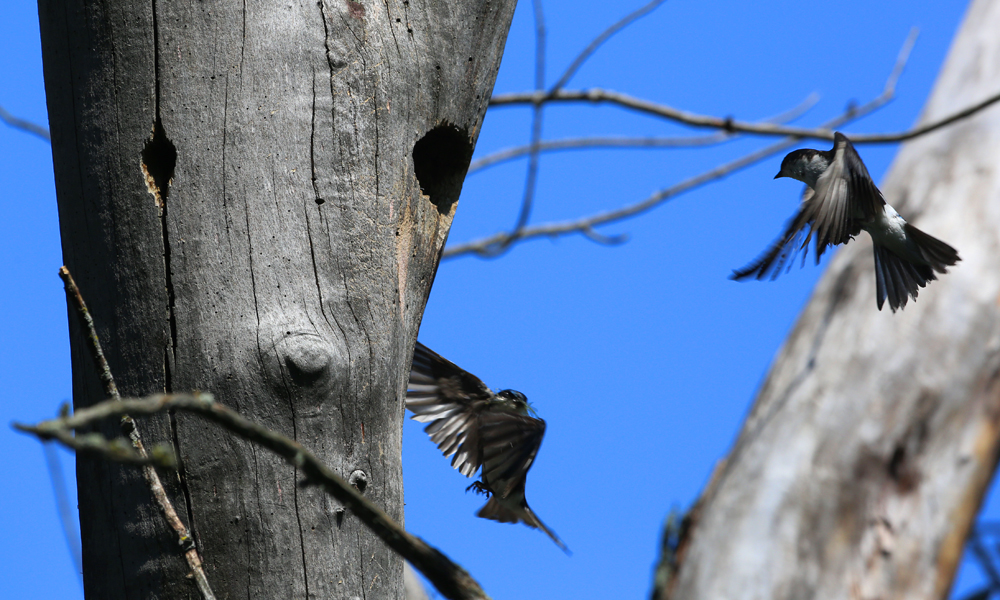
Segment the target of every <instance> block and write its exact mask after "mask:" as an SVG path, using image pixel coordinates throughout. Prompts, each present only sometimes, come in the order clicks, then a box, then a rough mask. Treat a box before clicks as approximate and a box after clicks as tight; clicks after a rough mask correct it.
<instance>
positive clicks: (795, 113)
mask: <svg viewBox="0 0 1000 600" xmlns="http://www.w3.org/2000/svg"><path fill="white" fill-rule="evenodd" d="M818 101H819V94H816V93H812V94H809V96H808V97H807V98H806V99H805V100H803V101H802V102H801V103H800V104H799V105H798V106H796V107H794V108H791V109H789V110H787V111H785V112H783V113H781V114H780V115H776V116H774V117H770V118H768V119H765V120H764V121H765V122H772V123H787V122H789V121H794V120H795V119H797V118H799V117H801V116H802V115H803V114H805V113H806V112H807V111H808V110H809V109H810V108H812V107H813V106H815V104H816V103H817V102H818ZM734 137H736V135H735V134H731V133H728V132H725V131H719V132H717V133H713V134H709V135H701V136H685V137H621V136H619V137H613V136H612V137H600V136H598V137H581V138H567V139H563V140H549V141H542V142H539V143H538V151H539V152H557V151H560V150H584V149H591V148H689V147H695V146H709V145H715V144H721V143H723V142H726V141H729V140H731V139H733V138H734ZM530 152H531V145H527V146H515V147H513V148H507V149H504V150H499V151H497V152H494V153H493V154H488V155H486V156H484V157H483V158H480V159H479V160H474V161H472V164H470V165H469V170H468V174H470V175H471V174H472V173H474V172H476V171H480V170H482V169H486V168H488V167H492V166H494V165H497V164H500V163H503V162H507V161H509V160H513V159H515V158H520V157H522V156H524V155H526V154H528V153H530Z"/></svg>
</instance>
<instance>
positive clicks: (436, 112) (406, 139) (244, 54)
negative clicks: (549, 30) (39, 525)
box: [39, 0, 514, 599]
mask: <svg viewBox="0 0 1000 600" xmlns="http://www.w3.org/2000/svg"><path fill="white" fill-rule="evenodd" d="M513 9H514V2H513V0H477V1H472V2H468V1H461V2H459V1H450V2H434V3H429V4H427V5H424V4H422V3H421V4H419V5H418V4H416V3H412V4H411V2H409V1H408V0H401V1H400V0H387V1H385V2H374V1H371V2H354V1H351V0H346V1H323V2H319V3H317V2H316V1H315V0H313V1H305V2H295V1H293V2H284V3H273V2H260V1H254V0H247V1H246V2H242V3H231V2H217V1H216V2H199V3H195V2H165V1H162V0H159V1H155V0H154V1H152V2H150V3H132V2H125V1H121V0H113V1H112V0H109V1H107V2H103V3H100V4H94V3H85V2H74V1H72V0H71V1H69V2H50V1H48V0H43V1H42V2H41V3H40V9H39V12H40V19H41V23H42V40H43V42H42V45H43V60H44V63H45V80H46V90H47V94H48V105H49V114H50V122H51V126H52V135H53V155H54V163H55V170H56V180H57V182H56V183H57V193H58V197H59V207H60V222H61V227H62V237H63V250H64V255H65V260H66V263H67V266H68V267H69V268H70V270H71V271H72V272H73V273H74V275H75V276H76V279H77V282H78V283H79V285H80V287H81V290H82V291H83V293H84V295H85V297H86V299H87V301H88V303H89V304H90V306H91V310H92V312H93V314H94V318H95V320H96V321H97V324H98V330H99V333H100V334H101V336H102V339H103V341H104V345H105V347H106V352H107V354H108V360H109V362H110V364H111V368H112V369H113V371H114V373H115V376H116V378H117V379H118V381H119V385H120V387H121V388H122V392H123V394H129V395H143V394H149V393H153V392H159V391H167V392H170V391H184V390H191V389H201V390H208V391H212V392H213V393H214V394H215V395H216V397H217V398H218V399H219V400H220V401H222V402H224V403H226V404H227V405H229V406H232V407H234V408H236V409H237V410H239V411H240V412H241V413H242V414H243V415H244V416H247V417H249V418H251V419H254V420H257V421H258V422H260V423H261V424H263V425H265V426H267V427H270V428H272V429H275V430H277V431H279V432H281V433H284V434H286V435H289V436H291V437H293V438H294V439H296V440H297V441H299V442H301V443H303V444H305V445H306V446H308V447H310V448H312V449H313V450H314V451H315V452H316V454H317V455H318V456H319V457H320V458H321V459H322V460H323V461H324V462H326V463H327V464H328V465H330V466H331V467H332V468H333V469H334V470H335V471H336V472H338V473H339V474H340V475H342V476H343V477H345V478H349V477H351V476H352V474H354V481H362V480H363V481H364V482H365V484H364V485H363V486H362V485H359V487H364V493H365V494H366V495H367V496H369V497H370V498H372V499H374V500H375V501H376V502H377V503H378V504H379V505H380V506H382V507H383V509H384V510H386V512H387V513H388V514H389V515H391V516H392V517H393V518H395V519H397V520H399V521H402V517H403V512H402V494H403V490H402V477H401V476H402V473H401V466H400V450H401V424H402V417H403V410H404V406H403V398H404V394H405V383H406V375H407V373H406V371H407V367H408V365H409V359H410V355H411V352H412V348H413V343H414V340H415V338H416V334H417V329H418V327H419V323H420V317H421V315H422V313H423V308H424V304H425V302H426V299H427V296H428V294H429V292H430V286H431V283H432V281H433V279H434V273H435V270H436V268H437V263H438V259H439V256H440V252H441V249H442V247H443V244H444V241H445V238H446V237H447V233H448V229H449V227H450V225H451V220H452V217H453V216H454V212H455V203H456V201H457V199H458V195H459V192H460V191H461V183H462V180H463V178H464V174H465V170H466V168H467V167H468V162H469V159H470V158H471V154H472V148H473V146H474V144H475V140H476V138H477V136H478V133H479V128H480V126H481V124H482V119H483V116H484V114H485V111H486V106H487V102H488V99H489V97H490V95H491V92H492V87H493V82H494V79H495V76H496V72H497V69H498V67H499V63H500V58H501V55H502V52H503V45H504V40H505V38H506V33H507V29H508V27H509V25H510V19H511V17H512V14H513ZM154 130H155V131H154ZM429 132H433V133H432V134H431V135H428V133H429ZM154 133H155V135H154ZM150 140H153V141H152V142H151V141H150ZM421 140H424V141H423V142H422V144H421V146H420V147H421V151H419V152H417V153H416V154H415V153H414V148H415V146H417V144H418V142H420V141H421ZM144 150H145V151H144ZM168 182H169V183H168ZM425 192H426V193H425ZM71 322H72V321H71ZM71 337H72V348H73V364H74V402H75V404H76V405H77V406H85V405H89V404H92V403H93V402H95V401H96V400H98V399H99V398H100V387H99V382H98V380H97V377H96V375H95V374H93V373H92V372H91V371H92V369H91V367H90V362H89V360H90V359H89V357H88V356H87V355H86V348H85V345H84V344H83V340H82V338H81V336H80V334H79V332H78V331H76V330H72V331H71ZM140 425H141V427H143V436H144V439H145V440H147V443H150V444H151V443H155V442H156V441H162V440H173V442H174V443H175V444H176V445H177V448H178V450H179V454H180V457H181V459H182V462H183V468H182V470H181V472H180V473H179V475H178V476H171V477H167V478H166V480H167V483H168V485H170V486H171V489H170V490H169V491H170V492H171V495H172V497H173V498H174V501H175V503H176V504H177V508H178V511H179V512H180V513H181V515H182V517H183V518H184V519H185V521H187V523H188V525H189V526H190V527H191V529H192V531H193V532H194V535H195V538H196V541H197V543H198V547H199V550H200V551H201V553H202V558H203V560H204V563H205V566H206V571H207V574H208V577H209V580H210V581H211V583H212V586H213V589H214V591H215V593H216V595H217V596H218V597H220V598H226V597H241V598H243V597H251V598H271V597H290V598H305V597H322V598H341V597H343V598H354V597H379V598H381V597H402V593H403V592H402V589H403V587H402V564H401V561H400V560H399V559H398V558H397V557H396V556H394V555H393V554H392V553H391V552H390V551H389V550H388V549H387V548H386V547H385V546H384V545H383V544H382V543H381V542H379V541H378V540H377V539H376V538H374V537H373V536H372V535H371V534H369V532H368V531H367V529H365V527H364V526H363V525H362V524H361V523H360V522H358V521H357V520H356V519H355V518H354V517H352V516H351V515H350V514H344V513H342V512H341V511H340V510H339V507H338V506H336V505H335V503H334V502H333V501H331V500H329V499H328V498H326V497H325V496H324V495H323V494H322V493H320V492H319V491H317V490H314V489H310V488H300V487H299V486H297V485H296V484H297V481H298V478H297V476H296V472H295V470H294V469H292V468H290V467H288V466H287V465H285V464H283V463H282V462H281V461H280V460H279V459H277V458H275V457H272V456H270V455H268V454H266V453H262V452H260V451H258V450H255V449H254V448H252V447H251V446H249V445H247V444H245V443H243V442H240V441H238V440H236V439H235V438H233V437H232V436H229V435H227V434H225V433H223V432H221V431H219V430H218V429H216V428H214V427H212V426H210V425H207V424H204V423H202V422H200V421H198V420H197V419H194V418H192V417H188V416H185V415H177V416H176V417H170V418H169V419H167V418H164V419H158V420H153V421H152V422H143V423H141V424H140ZM114 432H115V427H114V426H113V425H112V426H109V428H108V433H114ZM77 476H78V482H79V488H80V492H79V494H80V508H81V520H82V531H83V541H84V561H85V563H84V571H85V573H84V577H85V587H86V594H87V597H89V598H102V599H103V598H126V597H129V598H134V597H144V598H145V597H157V598H181V597H185V598H186V597H194V596H196V594H197V592H196V591H195V590H194V587H193V586H192V585H191V584H190V583H189V582H188V581H186V580H185V578H184V574H185V566H184V562H183V560H182V558H181V554H180V552H179V551H178V549H177V545H176V540H174V539H172V538H171V534H170V533H169V530H168V529H167V527H166V526H165V524H164V523H163V519H162V517H161V516H160V515H159V514H158V513H157V512H156V510H155V508H154V507H153V505H152V504H151V502H150V498H149V492H148V490H146V489H145V488H144V484H143V482H142V478H141V476H140V475H139V473H138V472H137V471H132V470H130V469H128V468H121V467H118V466H114V465H106V464H103V463H100V462H96V461H91V460H85V459H81V460H80V462H79V463H78V473H77Z"/></svg>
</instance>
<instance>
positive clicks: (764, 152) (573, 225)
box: [441, 47, 908, 259]
mask: <svg viewBox="0 0 1000 600" xmlns="http://www.w3.org/2000/svg"><path fill="white" fill-rule="evenodd" d="M904 49H905V47H904ZM907 56H908V53H903V52H901V53H900V59H899V60H898V61H897V63H896V67H895V68H893V71H892V74H891V75H890V76H889V79H888V80H887V81H886V86H885V88H884V89H883V91H882V93H881V94H880V95H879V96H878V97H877V98H875V99H873V100H872V101H870V102H868V103H866V104H864V105H862V106H860V107H851V108H849V109H848V110H847V111H846V112H845V113H844V114H842V115H840V116H838V117H837V118H835V119H832V120H830V121H828V122H826V123H825V124H824V125H823V127H824V128H830V129H832V128H835V127H839V126H840V125H843V124H844V123H847V122H849V121H852V120H854V119H858V118H861V117H863V116H865V115H867V114H869V113H871V112H873V111H875V110H878V109H879V108H881V107H882V106H884V105H885V104H886V103H888V102H889V101H890V100H892V98H893V96H894V95H895V89H896V88H895V83H896V79H897V78H898V74H897V73H898V72H899V71H900V70H901V69H902V67H901V66H900V63H901V62H902V63H905V61H906V58H907ZM800 139H802V138H799V137H794V136H793V137H788V138H785V139H784V140H781V141H780V142H776V143H774V144H771V145H770V146H766V147H764V148H761V149H760V150H756V151H754V152H751V153H750V154H747V155H745V156H743V157H741V158H738V159H736V160H734V161H731V162H728V163H725V164H722V165H719V166H717V167H715V168H713V169H710V170H708V171H705V172H704V173H701V174H700V175H695V176H694V177H690V178H688V179H685V180H684V181H682V182H680V183H678V184H677V185H674V186H671V187H668V188H665V189H662V190H660V191H658V192H656V193H654V194H653V195H651V196H649V197H648V198H646V199H645V200H642V201H641V202H637V203H635V204H630V205H628V206H625V207H622V208H619V209H615V210H609V211H605V212H601V213H597V214H595V215H591V216H587V217H581V218H579V219H573V220H569V221H561V222H557V223H547V224H542V225H536V226H534V227H526V228H524V229H523V230H521V231H520V232H519V233H518V235H517V236H516V237H512V235H511V234H510V233H508V232H499V233H495V234H493V235H491V236H489V237H485V238H481V239H479V240H474V241H472V242H467V243H464V244H459V245H457V246H452V247H447V248H445V249H444V252H443V253H442V255H441V258H442V259H445V258H455V257H457V256H462V255H465V254H476V255H479V256H484V257H492V256H493V255H492V254H490V252H489V250H488V249H489V248H491V247H495V246H496V245H497V244H506V245H507V246H509V245H510V244H513V243H514V242H517V241H522V240H527V239H532V238H539V237H559V236H563V235H570V234H576V233H580V234H584V235H587V236H588V237H591V236H590V234H592V233H593V228H594V227H597V226H599V225H606V224H608V223H613V222H617V221H622V220H624V219H628V218H630V217H634V216H636V215H638V214H641V213H644V212H646V211H648V210H651V209H653V208H655V207H656V206H658V205H660V204H662V203H664V202H666V201H667V200H669V199H670V198H673V197H674V196H678V195H680V194H682V193H684V192H688V191H690V190H693V189H695V188H697V187H700V186H702V185H705V184H706V183H710V182H712V181H715V180H716V179H721V178H723V177H725V176H726V175H729V174H731V173H734V172H736V171H738V170H740V169H745V168H746V167H749V166H751V165H753V164H756V163H758V162H760V161H762V160H764V159H765V158H768V157H769V156H773V155H774V154H777V153H779V152H781V151H783V150H786V149H788V148H790V147H792V146H793V145H795V144H796V143H797V142H798V141H799V140H800Z"/></svg>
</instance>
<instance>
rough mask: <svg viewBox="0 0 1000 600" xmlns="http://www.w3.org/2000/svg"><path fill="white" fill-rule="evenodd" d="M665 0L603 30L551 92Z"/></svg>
mask: <svg viewBox="0 0 1000 600" xmlns="http://www.w3.org/2000/svg"><path fill="white" fill-rule="evenodd" d="M664 1H665V0H652V1H651V2H649V3H647V4H645V5H643V6H641V7H639V8H638V9H636V10H634V11H632V12H630V13H629V14H627V15H625V16H624V17H623V18H622V19H621V20H619V21H618V22H616V23H615V24H613V25H612V26H611V27H608V28H607V29H605V30H604V31H602V32H601V34H600V35H598V36H597V37H596V38H594V39H593V40H592V41H591V42H590V43H589V44H587V47H586V48H584V49H583V51H582V52H580V54H578V55H577V57H576V58H574V59H573V62H572V63H570V65H569V67H567V68H566V71H565V72H564V73H563V74H562V75H561V76H560V77H559V80H558V81H556V83H555V85H553V86H552V88H551V89H550V93H551V92H555V91H556V90H560V89H562V87H563V86H564V85H566V84H567V83H569V80H570V79H572V78H573V75H575V74H576V72H577V70H579V68H580V67H582V66H583V63H585V62H587V59H588V58H590V57H591V56H592V55H593V54H594V52H596V51H597V49H598V48H600V47H601V46H602V45H603V44H604V42H606V41H608V39H609V38H611V36H613V35H614V34H616V33H618V32H619V31H621V30H622V29H625V28H626V27H628V26H629V25H631V24H632V23H635V22H636V21H638V20H639V19H641V18H643V17H645V16H646V15H648V14H649V13H651V12H653V11H654V10H656V8H657V7H659V6H660V5H661V4H663V2H664Z"/></svg>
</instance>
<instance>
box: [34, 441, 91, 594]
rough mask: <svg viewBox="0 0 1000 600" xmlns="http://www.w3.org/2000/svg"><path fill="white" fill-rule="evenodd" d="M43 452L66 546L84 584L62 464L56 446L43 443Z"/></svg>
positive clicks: (80, 556)
mask: <svg viewBox="0 0 1000 600" xmlns="http://www.w3.org/2000/svg"><path fill="white" fill-rule="evenodd" d="M42 450H44V451H45V462H46V464H47V465H48V467H49V478H50V479H51V480H52V490H53V492H54V493H55V496H56V507H57V508H58V510H59V523H60V524H61V525H62V529H63V536H65V538H66V545H67V546H69V554H70V557H71V558H72V559H73V566H74V570H75V571H76V574H77V576H79V577H80V583H83V548H81V547H80V532H79V531H78V530H77V529H76V527H75V523H76V517H75V515H74V514H73V507H72V504H71V503H70V500H69V493H68V492H67V491H66V477H65V476H64V475H63V469H62V463H61V462H60V461H59V454H58V451H57V450H56V447H55V445H53V444H47V443H43V444H42Z"/></svg>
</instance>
